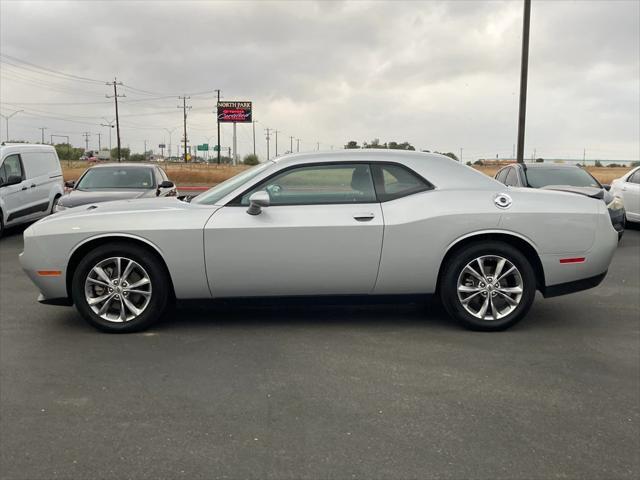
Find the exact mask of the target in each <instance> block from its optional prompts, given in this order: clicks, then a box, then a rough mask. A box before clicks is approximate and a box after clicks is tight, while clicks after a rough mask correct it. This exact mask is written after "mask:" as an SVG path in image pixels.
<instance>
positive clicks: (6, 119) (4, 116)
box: [0, 110, 24, 142]
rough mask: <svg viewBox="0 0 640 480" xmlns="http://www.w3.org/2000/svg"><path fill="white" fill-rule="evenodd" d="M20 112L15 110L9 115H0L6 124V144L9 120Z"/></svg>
mask: <svg viewBox="0 0 640 480" xmlns="http://www.w3.org/2000/svg"><path fill="white" fill-rule="evenodd" d="M20 112H24V110H17V111H15V112H13V113H12V114H11V115H2V114H1V113H0V117H2V118H4V120H5V122H7V142H8V141H9V119H10V118H11V117H13V116H14V115H16V114H18V113H20Z"/></svg>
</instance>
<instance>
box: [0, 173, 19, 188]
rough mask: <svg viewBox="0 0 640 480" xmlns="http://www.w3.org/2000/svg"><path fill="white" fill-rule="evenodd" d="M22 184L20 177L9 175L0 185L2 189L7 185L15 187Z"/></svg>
mask: <svg viewBox="0 0 640 480" xmlns="http://www.w3.org/2000/svg"><path fill="white" fill-rule="evenodd" d="M20 182H22V177H20V176H19V175H9V178H7V181H6V182H4V183H3V184H2V186H3V187H8V186H9V185H17V184H18V183H20Z"/></svg>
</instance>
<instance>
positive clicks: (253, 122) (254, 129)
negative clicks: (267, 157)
mask: <svg viewBox="0 0 640 480" xmlns="http://www.w3.org/2000/svg"><path fill="white" fill-rule="evenodd" d="M256 123H258V121H257V120H253V121H252V122H251V124H252V126H253V156H254V157H255V156H256Z"/></svg>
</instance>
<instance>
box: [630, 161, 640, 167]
mask: <svg viewBox="0 0 640 480" xmlns="http://www.w3.org/2000/svg"><path fill="white" fill-rule="evenodd" d="M631 166H632V167H634V168H635V167H640V162H633V163H632V164H631Z"/></svg>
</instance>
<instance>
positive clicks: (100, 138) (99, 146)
mask: <svg viewBox="0 0 640 480" xmlns="http://www.w3.org/2000/svg"><path fill="white" fill-rule="evenodd" d="M96 135H98V151H100V150H102V133H100V132H98V133H96Z"/></svg>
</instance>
